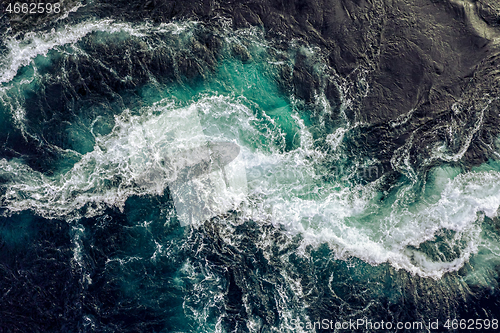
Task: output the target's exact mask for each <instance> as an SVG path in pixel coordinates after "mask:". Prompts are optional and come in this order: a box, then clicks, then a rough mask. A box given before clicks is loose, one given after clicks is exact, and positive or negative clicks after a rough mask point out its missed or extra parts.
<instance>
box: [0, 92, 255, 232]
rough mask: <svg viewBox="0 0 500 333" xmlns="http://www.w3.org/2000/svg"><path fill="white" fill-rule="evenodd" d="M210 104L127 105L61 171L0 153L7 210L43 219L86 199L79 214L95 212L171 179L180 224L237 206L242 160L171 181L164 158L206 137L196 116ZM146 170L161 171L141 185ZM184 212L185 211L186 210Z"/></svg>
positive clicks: (66, 213)
mask: <svg viewBox="0 0 500 333" xmlns="http://www.w3.org/2000/svg"><path fill="white" fill-rule="evenodd" d="M207 103H208V104H210V103H209V102H207V101H203V100H202V101H200V102H199V103H194V104H192V105H191V106H189V107H186V108H182V107H181V108H179V107H176V106H175V105H174V104H173V103H172V102H168V101H161V102H159V103H157V104H155V105H154V106H153V107H151V108H148V109H146V110H144V113H143V115H142V116H130V115H128V114H127V112H125V113H124V114H123V115H122V116H120V117H116V119H115V121H116V125H115V127H114V129H113V131H112V132H111V133H110V134H109V135H106V136H102V137H96V138H95V139H96V145H95V147H94V150H93V151H92V152H89V153H87V154H85V155H83V156H82V158H81V160H80V161H79V162H78V163H76V164H75V165H74V167H73V168H72V169H71V170H69V171H68V172H66V173H64V174H62V175H58V176H53V177H47V176H44V175H43V174H41V173H39V172H35V171H33V170H31V169H30V168H29V167H28V166H26V165H24V164H23V163H22V162H20V161H18V160H11V161H7V160H5V159H2V160H0V176H3V177H5V178H7V179H8V180H9V183H8V184H7V185H6V189H7V191H6V195H5V196H4V197H3V198H2V199H3V204H4V206H5V207H6V208H7V209H8V210H9V211H10V212H15V211H22V210H26V209H32V210H34V211H36V212H37V213H38V214H40V215H42V216H45V217H48V218H56V217H59V218H66V219H67V218H71V217H72V216H73V217H75V218H76V217H78V216H80V214H79V212H78V211H79V210H80V209H81V208H83V207H84V206H85V205H88V204H91V205H90V206H88V207H87V210H86V211H85V212H84V214H85V215H86V216H93V215H96V214H99V213H101V212H102V210H103V209H104V208H106V207H118V208H122V207H123V205H124V203H125V201H126V199H127V198H128V197H129V196H131V195H134V194H136V195H145V194H162V193H163V191H164V190H165V188H166V187H167V186H169V187H170V189H171V192H172V195H173V197H174V203H175V206H176V210H177V213H178V215H179V218H180V219H181V221H182V222H183V223H185V224H187V223H195V222H200V221H203V220H204V219H208V218H210V217H212V216H215V215H217V214H221V213H223V212H225V211H227V210H229V209H235V208H236V207H237V206H238V204H239V202H241V200H243V198H244V197H245V194H246V193H245V191H246V178H245V177H246V176H245V173H244V164H243V163H242V161H241V159H239V158H236V159H235V160H233V161H231V162H230V163H229V164H227V165H225V166H224V167H223V168H222V169H217V170H214V171H212V172H210V173H208V174H206V175H202V176H200V177H198V178H195V179H191V180H188V181H187V182H177V183H175V179H174V178H169V177H168V176H166V175H168V174H169V173H168V171H169V170H167V169H168V168H169V166H170V165H169V162H168V161H170V160H173V161H174V162H175V160H176V158H177V157H176V156H177V155H176V154H177V152H179V151H183V150H186V149H190V148H193V147H200V146H202V145H206V144H207V141H208V140H209V138H207V137H206V136H205V135H204V133H203V128H202V127H201V125H200V123H199V120H198V118H197V113H198V111H199V109H200V108H202V107H205V108H206V107H209V106H207V105H206V104H207ZM230 106H231V103H229V104H228V107H230ZM162 161H163V162H165V161H167V162H166V165H164V166H162V165H161V162H162ZM145 174H153V175H160V176H159V177H154V178H153V179H152V180H151V181H149V182H147V186H144V185H145V184H146V182H144V175H145ZM226 181H227V183H226ZM186 195H188V197H189V198H191V197H193V198H196V200H188V197H186ZM183 203H189V205H185V204H183ZM187 209H189V210H190V211H189V212H188V211H187ZM188 213H190V214H191V216H190V217H189V218H188V217H185V216H184V215H185V214H188ZM193 214H194V216H193Z"/></svg>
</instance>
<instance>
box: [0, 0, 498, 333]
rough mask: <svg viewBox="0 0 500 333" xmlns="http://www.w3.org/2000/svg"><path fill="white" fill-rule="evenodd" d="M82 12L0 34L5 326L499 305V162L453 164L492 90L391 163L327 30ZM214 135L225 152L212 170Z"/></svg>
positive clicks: (383, 316) (465, 313)
mask: <svg viewBox="0 0 500 333" xmlns="http://www.w3.org/2000/svg"><path fill="white" fill-rule="evenodd" d="M82 8H84V7H82ZM80 10H81V8H80V7H76V8H74V10H73V12H71V13H70V14H69V15H68V16H67V17H66V18H63V19H61V20H59V21H56V22H55V23H53V26H52V27H51V28H50V29H46V30H43V31H37V30H34V31H32V32H26V33H18V34H5V36H4V41H3V50H2V53H1V56H0V68H1V70H0V82H1V86H0V126H1V131H0V146H1V156H0V202H1V210H0V213H1V220H0V221H1V223H0V240H1V242H0V253H1V254H2V255H1V259H0V275H1V278H0V289H1V291H2V294H3V296H2V300H1V301H0V304H2V305H1V307H0V331H2V332H3V331H5V332H288V331H289V332H300V331H304V332H307V331H314V330H315V331H316V332H323V331H325V332H326V331H334V330H335V329H333V328H325V327H314V328H313V329H307V328H306V326H307V325H308V324H309V325H314V322H317V321H318V320H323V319H328V320H333V321H334V322H344V321H349V320H358V319H370V320H372V321H373V322H376V321H381V320H385V321H392V322H394V323H396V322H398V321H399V322H415V321H418V322H424V323H429V322H432V321H434V320H439V321H440V325H441V327H440V328H439V330H442V331H448V330H446V329H444V328H443V327H442V325H444V323H445V321H446V320H447V319H454V318H457V319H461V318H462V319H474V320H475V319H476V318H479V319H490V320H492V319H495V318H497V319H500V318H499V316H498V315H499V312H498V311H499V310H498V306H499V304H498V295H499V294H498V284H497V283H498V279H499V277H498V267H499V265H500V236H499V234H500V220H499V217H498V213H499V211H498V208H499V206H500V163H499V162H498V161H496V160H493V159H491V160H489V161H488V162H486V163H484V164H482V165H479V166H472V167H464V165H463V164H460V163H455V162H457V161H459V160H460V159H461V158H462V156H463V155H464V153H465V151H466V150H467V149H468V148H469V145H470V144H471V141H472V140H473V135H474V133H475V132H477V131H478V130H479V128H480V127H481V126H482V125H483V123H484V120H483V118H484V112H486V111H485V110H489V108H491V107H493V106H492V104H491V101H492V100H494V99H495V98H496V96H482V97H481V98H482V99H481V100H478V101H477V104H476V105H475V106H474V108H475V109H474V110H475V113H474V116H473V117H472V118H471V119H469V120H468V122H465V123H454V122H449V123H448V124H446V125H443V128H444V130H443V131H444V132H445V133H446V132H449V136H448V137H446V136H443V137H441V138H442V140H441V141H436V142H433V143H432V146H431V147H428V149H429V150H428V154H427V155H425V156H423V155H422V156H421V157H419V158H420V160H421V162H420V165H421V166H425V167H422V168H420V167H416V166H415V158H414V157H413V156H412V155H413V154H415V151H414V150H412V149H413V148H412V146H413V145H418V144H419V142H415V141H418V139H415V141H413V135H414V134H415V133H416V132H417V130H415V133H414V134H411V135H410V136H409V139H408V140H407V141H406V143H405V144H404V145H402V146H401V147H399V148H397V149H394V150H393V151H390V152H389V153H390V154H391V159H390V164H389V165H384V164H382V163H380V161H379V160H378V157H377V156H379V155H377V154H372V152H370V150H371V149H380V150H382V149H387V147H384V146H383V142H382V141H381V142H379V143H372V142H367V143H365V144H360V143H359V142H363V141H362V140H361V141H360V139H359V138H363V136H364V135H365V132H366V131H368V129H367V128H368V127H367V126H366V125H367V124H365V123H363V122H362V121H360V120H357V116H356V115H358V114H359V113H360V112H362V110H360V101H361V100H362V99H363V98H365V97H366V95H367V92H368V91H369V89H370V86H369V84H368V83H367V81H366V79H365V76H366V75H367V73H366V71H365V70H363V69H359V70H355V71H354V72H353V73H351V74H350V75H349V76H348V77H347V78H346V77H342V76H340V75H338V74H337V73H336V72H335V71H334V70H333V69H331V68H329V66H328V65H327V63H326V59H324V57H323V55H322V52H321V50H320V49H319V48H315V47H314V46H309V45H308V44H306V43H303V42H301V41H300V40H292V41H290V47H289V48H283V47H280V46H279V45H277V44H276V43H274V42H272V41H270V40H267V39H266V38H265V31H264V29H262V28H256V27H254V28H242V29H236V30H235V29H233V28H232V27H231V23H230V22H229V21H227V20H225V19H222V18H220V20H219V22H215V23H214V26H213V27H208V26H207V25H206V24H205V23H202V22H197V21H193V20H184V21H176V22H171V23H167V24H153V23H127V22H121V21H120V22H118V21H115V20H113V19H100V18H92V17H91V16H89V15H81V16H79V11H80ZM214 44H217V45H218V46H217V52H212V51H211V50H212V49H211V47H212V48H213V45H214ZM299 61H300V62H302V63H305V64H307V66H308V68H309V69H310V71H311V72H312V73H313V74H314V75H317V76H319V77H321V81H320V84H319V86H318V87H317V88H315V89H313V93H312V95H313V102H308V101H305V100H303V99H302V98H301V97H299V96H300V95H301V94H300V93H299V92H297V90H296V89H297V88H293V87H292V85H291V83H290V77H292V74H293V71H294V68H296V67H295V65H296V64H297V62H299ZM332 84H333V85H334V87H335V88H336V89H337V90H338V92H339V94H338V101H337V103H334V102H332V101H331V100H329V99H328V98H327V97H326V96H325V94H326V92H325V90H326V89H327V86H330V85H332ZM453 107H454V111H455V112H456V113H459V111H456V110H459V109H464V108H467V107H470V106H469V105H468V104H466V103H465V102H461V101H457V102H456V104H455V105H454V106H453ZM352 115H354V117H353V116H352ZM410 118H411V114H409V115H405V116H404V117H401V118H399V119H397V121H394V122H393V123H391V124H390V125H389V126H392V127H393V128H394V129H395V130H397V128H398V127H400V126H403V125H404V124H405V123H406V122H408V120H409V119H410ZM214 144H215V145H216V146H215V148H217V147H219V148H218V149H222V150H224V149H226V147H230V148H227V149H233V151H232V154H233V155H234V156H229V157H227V156H226V157H227V158H226V160H224V164H223V165H218V166H214V163H213V162H214V157H213V156H214V154H215V153H214V151H216V150H214V149H212V150H211V148H210V147H211V146H210V145H212V146H213V145H214ZM377 144H379V146H378V148H377ZM497 144H498V141H497ZM217 145H218V146H217ZM220 147H222V148H220ZM231 147H232V148H231ZM234 147H235V148H234ZM374 147H375V148H374ZM186 154H187V155H186ZM499 156H500V155H499ZM206 159H208V160H206ZM207 161H208V162H207ZM205 162H207V163H208V166H207V165H206V164H207V163H205ZM205 167H206V168H205ZM196 168H198V169H196ZM193 169H196V170H195V171H193ZM388 169H391V170H393V171H395V172H396V173H395V172H389V170H388ZM186 170H187V171H186ZM200 170H201V171H200ZM182 172H185V173H186V172H187V174H188V175H187V176H186V175H184V176H180V174H182ZM395 174H397V176H394V175H395ZM299 322H300V323H301V325H298V324H297V323H299ZM439 330H434V331H439ZM450 330H451V331H453V329H450ZM337 331H341V329H340V330H339V329H338V328H337ZM353 331H354V330H353ZM358 331H366V332H370V331H372V330H371V329H369V328H366V327H365V326H363V327H361V328H359V330H358ZM386 331H396V329H392V330H386ZM399 331H404V330H399ZM408 331H419V330H418V329H417V330H408ZM421 331H425V330H421Z"/></svg>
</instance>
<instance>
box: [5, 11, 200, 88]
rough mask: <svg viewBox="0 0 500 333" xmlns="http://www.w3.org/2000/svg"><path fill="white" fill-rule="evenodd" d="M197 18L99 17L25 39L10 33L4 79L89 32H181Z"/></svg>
mask: <svg viewBox="0 0 500 333" xmlns="http://www.w3.org/2000/svg"><path fill="white" fill-rule="evenodd" d="M196 24H197V23H196V22H187V23H185V24H180V23H179V24H177V23H168V24H162V25H159V26H152V25H151V24H147V23H145V24H142V25H132V24H127V23H116V22H113V20H110V19H108V20H98V21H88V22H84V23H78V24H75V25H69V24H68V25H65V26H63V27H59V28H57V29H52V30H51V31H50V32H28V33H26V34H25V35H24V36H23V38H22V39H19V38H18V37H16V36H14V37H9V38H7V39H6V40H5V45H6V47H7V49H8V54H7V56H6V58H5V59H3V61H2V62H1V64H2V66H1V73H0V83H3V82H9V81H10V80H12V79H13V78H14V77H15V76H16V74H17V72H18V70H19V69H20V68H21V67H23V66H27V65H29V64H30V62H31V61H32V60H33V59H34V58H36V57H37V56H40V55H42V56H46V55H47V53H48V52H49V51H50V50H52V49H54V48H57V47H59V46H63V45H68V44H74V43H76V42H78V41H79V40H81V39H82V38H83V37H85V36H87V35H88V34H90V33H92V32H96V31H101V32H106V33H109V34H116V33H126V34H128V35H130V36H135V37H145V36H148V35H150V34H161V33H171V34H179V33H181V32H183V31H184V30H185V29H187V28H188V27H190V26H193V25H196Z"/></svg>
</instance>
